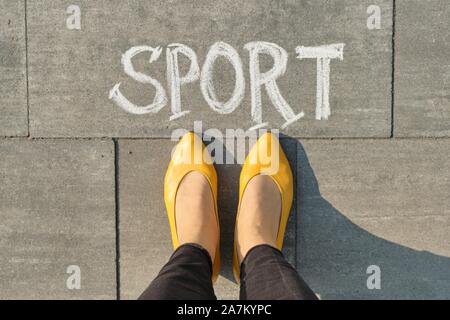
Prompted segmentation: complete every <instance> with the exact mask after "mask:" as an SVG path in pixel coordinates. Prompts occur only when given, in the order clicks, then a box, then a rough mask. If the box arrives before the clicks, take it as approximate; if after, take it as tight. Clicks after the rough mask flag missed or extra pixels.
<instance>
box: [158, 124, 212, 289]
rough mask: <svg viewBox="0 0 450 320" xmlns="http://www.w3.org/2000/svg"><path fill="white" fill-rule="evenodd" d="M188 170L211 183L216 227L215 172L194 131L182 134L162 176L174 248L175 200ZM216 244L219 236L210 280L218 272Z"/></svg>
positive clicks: (175, 230) (176, 245) (203, 146)
mask: <svg viewBox="0 0 450 320" xmlns="http://www.w3.org/2000/svg"><path fill="white" fill-rule="evenodd" d="M192 171H196V172H200V173H201V174H203V175H204V176H205V177H206V179H207V180H208V182H209V184H210V186H211V191H212V195H213V198H214V199H213V200H214V207H215V214H216V219H217V225H218V226H219V216H218V212H217V173H216V170H215V169H214V165H213V162H212V159H211V156H210V154H209V152H208V151H207V150H206V146H205V145H204V144H203V141H202V140H201V139H200V138H199V137H198V136H197V135H196V134H195V133H193V132H189V133H187V134H185V135H184V136H183V137H182V138H181V140H180V141H179V142H178V145H177V146H176V148H175V150H174V152H173V154H172V159H171V161H170V163H169V167H168V169H167V172H166V176H165V178H164V201H165V203H166V209H167V216H168V217H169V224H170V231H171V234H172V243H173V248H174V250H175V249H177V248H178V247H179V246H180V243H179V240H178V235H177V224H176V219H175V218H176V214H175V199H176V195H177V191H178V187H179V185H180V183H181V181H182V180H183V178H184V177H185V176H186V175H187V174H188V173H189V172H192ZM219 230H220V228H219ZM219 233H220V232H219ZM219 237H220V236H219ZM219 244H220V239H219V240H218V241H217V249H216V254H215V257H211V259H212V260H213V261H212V263H213V270H212V281H213V282H214V281H216V280H217V277H218V276H219V271H220V251H219V249H220V245H219Z"/></svg>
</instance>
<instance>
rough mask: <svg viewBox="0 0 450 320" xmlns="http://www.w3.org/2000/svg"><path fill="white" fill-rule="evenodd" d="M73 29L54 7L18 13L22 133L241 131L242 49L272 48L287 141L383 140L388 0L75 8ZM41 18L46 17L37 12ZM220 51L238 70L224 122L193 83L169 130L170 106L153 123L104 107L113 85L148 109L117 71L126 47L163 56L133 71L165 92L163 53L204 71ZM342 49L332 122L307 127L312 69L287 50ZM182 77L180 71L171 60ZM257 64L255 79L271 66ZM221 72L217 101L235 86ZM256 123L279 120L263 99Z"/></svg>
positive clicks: (83, 4)
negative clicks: (192, 61)
mask: <svg viewBox="0 0 450 320" xmlns="http://www.w3.org/2000/svg"><path fill="white" fill-rule="evenodd" d="M373 4H377V5H379V6H380V7H381V17H382V25H381V29H380V30H369V29H368V27H367V18H368V14H367V8H368V6H369V5H373ZM77 5H79V7H80V9H81V14H82V15H81V17H82V20H81V30H68V29H67V28H66V16H69V15H65V9H66V7H67V2H66V1H63V0H57V1H55V0H45V1H31V2H30V3H29V4H28V32H29V79H30V131H31V135H32V136H38V137H55V136H56V137H72V136H83V137H85V136H89V137H93V136H95V137H99V136H100V137H104V136H113V137H162V136H164V137H168V136H170V133H171V131H172V130H173V129H174V128H179V127H184V128H192V125H193V122H194V120H202V121H203V122H204V128H205V129H207V128H211V127H214V128H221V129H223V128H236V127H239V128H243V129H248V128H250V127H252V126H253V125H254V124H255V123H254V122H252V121H251V116H250V114H251V110H250V105H251V99H250V79H249V72H248V70H249V66H248V64H249V63H248V60H249V57H248V51H247V50H245V49H244V45H245V44H246V43H248V42H251V41H268V42H274V43H276V44H278V45H280V46H281V47H283V48H284V49H285V50H286V51H287V52H288V56H289V60H288V64H287V71H286V73H285V75H284V76H283V77H281V78H280V79H279V80H278V84H279V88H280V91H281V93H282V94H283V96H284V97H285V99H286V100H287V101H288V103H289V104H290V105H291V108H292V109H293V111H294V113H295V114H297V113H299V112H300V111H304V112H305V117H304V118H303V119H301V120H299V121H297V122H295V123H293V124H292V125H290V126H289V127H288V128H287V130H286V132H287V133H288V134H289V135H291V136H302V137H387V136H389V134H390V122H391V120H390V117H391V73H392V72H391V56H392V50H391V39H392V28H391V27H392V1H388V0H377V1H373V0H364V1H361V0H342V1H326V0H308V1H292V0H282V1H270V0H264V1H261V0H250V1H249V0H246V1H243V0H242V1H236V0H226V1H209V0H208V1H206V0H201V1H199V0H195V1H194V0H190V1H170V3H168V2H165V1H147V0H139V1H133V2H126V1H125V2H124V1H120V0H114V1H88V0H82V1H77ZM42 12H45V14H42ZM217 41H224V42H227V43H229V44H230V45H232V46H233V47H234V48H235V49H236V50H237V52H238V53H239V55H240V57H241V60H242V62H243V70H244V75H245V78H246V91H245V98H244V100H243V101H242V103H241V104H240V106H239V107H238V108H237V109H236V110H235V111H234V112H232V113H231V114H226V115H221V114H219V113H217V112H215V111H212V110H211V109H210V108H209V107H208V105H207V103H206V102H205V100H204V99H203V97H202V95H201V91H200V86H199V82H198V81H196V82H195V83H191V84H188V85H185V86H183V87H182V110H191V113H190V114H188V115H186V116H185V117H182V118H179V119H177V120H174V121H169V117H170V115H171V112H170V107H169V105H166V106H165V107H164V108H163V109H162V110H160V111H159V112H158V113H157V114H145V115H131V114H129V113H127V112H125V111H123V110H122V109H121V108H119V107H118V106H117V105H116V104H115V103H113V102H112V101H111V100H109V99H108V96H109V92H110V90H111V89H112V88H113V86H114V85H115V84H117V83H119V82H120V83H121V87H120V88H121V90H122V92H123V94H124V95H125V96H126V97H127V98H128V99H129V100H130V101H131V102H133V103H134V104H138V105H147V104H149V103H151V101H152V100H153V97H154V93H155V92H154V91H155V90H154V88H153V87H152V86H151V85H149V84H142V83H137V82H136V81H135V80H133V79H131V78H130V77H129V76H127V75H126V74H125V73H124V70H123V67H122V65H121V56H122V54H123V53H125V52H126V51H127V50H128V49H130V48H131V47H133V46H140V45H148V46H154V47H156V46H161V47H162V48H163V51H162V55H161V57H160V58H159V59H158V60H156V61H154V62H153V63H152V64H151V65H149V55H147V54H140V55H139V56H136V57H135V58H134V59H133V63H134V65H135V68H136V70H138V71H140V72H143V73H146V74H148V75H151V76H153V77H154V78H155V79H156V80H158V81H160V82H161V83H162V85H163V87H164V88H166V91H167V80H166V55H165V48H166V47H167V45H168V44H170V43H180V42H181V43H184V44H186V45H188V46H190V47H191V48H193V49H194V50H195V52H196V53H197V56H198V59H199V63H200V67H202V66H203V62H204V61H205V57H206V54H207V52H208V50H209V47H210V46H211V45H212V44H213V43H215V42H217ZM333 43H344V44H345V49H344V60H343V61H338V60H333V61H332V62H331V93H330V104H331V112H332V114H331V117H330V119H329V120H328V121H325V120H322V121H317V120H315V105H316V74H317V70H316V65H317V63H316V59H306V60H302V61H300V60H298V59H296V53H295V49H296V47H297V46H321V45H328V44H333ZM180 66H181V74H182V75H184V74H185V72H187V69H188V64H187V61H186V59H184V58H182V59H181V60H180ZM271 66H272V61H271V59H270V58H267V57H263V58H262V60H261V68H262V71H267V70H269V69H270V68H271ZM234 77H235V76H234V72H233V69H232V68H231V67H230V64H229V63H228V62H226V61H225V60H221V59H219V61H218V62H217V63H216V65H215V69H214V77H213V81H214V86H215V88H216V92H217V97H218V99H219V100H221V101H227V100H228V99H229V97H230V96H231V93H232V91H233V88H234V84H235V81H234ZM262 103H263V108H262V115H263V118H262V120H263V121H264V122H266V121H267V122H269V125H270V126H271V127H276V128H278V127H280V126H281V125H282V124H283V123H284V122H285V121H284V120H283V117H282V116H281V114H280V113H279V112H277V111H276V110H275V108H274V107H273V105H272V103H271V102H270V101H269V99H268V96H267V94H266V93H265V91H264V90H263V94H262Z"/></svg>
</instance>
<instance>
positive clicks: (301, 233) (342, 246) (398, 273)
mask: <svg viewBox="0 0 450 320" xmlns="http://www.w3.org/2000/svg"><path fill="white" fill-rule="evenodd" d="M281 143H282V146H283V149H284V150H285V153H286V155H287V157H288V159H289V161H290V164H291V167H292V169H293V172H294V176H295V180H296V190H297V197H296V200H295V201H296V202H294V204H293V211H292V212H291V217H290V220H289V222H288V227H287V231H286V236H285V245H284V249H283V251H284V253H285V256H286V257H287V259H288V260H289V262H291V263H292V264H293V265H295V266H296V268H297V270H298V271H299V273H300V274H301V276H302V277H303V278H304V279H305V280H306V282H307V283H308V284H309V285H310V287H311V288H312V289H313V290H314V291H315V292H316V293H317V294H318V295H320V297H321V298H322V299H449V298H450V258H449V257H445V256H439V255H436V254H433V253H430V252H427V251H418V250H414V249H412V248H408V247H406V246H403V245H399V244H396V243H394V242H392V241H389V240H385V239H383V238H381V237H378V236H376V235H374V234H371V233H370V232H368V231H366V230H364V229H363V228H361V227H360V226H358V225H357V224H355V223H354V222H352V221H351V220H350V219H349V218H347V217H346V215H345V213H342V212H340V211H339V210H337V209H336V208H334V207H333V205H332V204H331V203H329V202H328V201H327V200H326V199H325V198H324V197H323V196H322V195H321V193H320V187H319V182H318V180H317V178H316V175H315V173H314V170H313V168H312V166H311V164H310V162H309V159H308V154H307V152H306V151H305V148H304V147H303V145H302V144H301V143H300V142H299V141H298V140H297V139H294V138H291V137H289V136H281ZM247 148H248V146H247ZM224 150H225V151H224V152H225V153H226V152H229V151H227V149H226V148H225V147H224ZM247 150H248V149H247ZM216 169H217V172H218V177H219V181H220V184H219V199H218V202H219V210H220V223H221V255H222V263H221V265H222V267H221V276H222V277H223V278H225V279H226V280H227V284H225V285H223V286H222V289H223V290H224V291H227V293H225V296H227V297H230V296H231V297H233V296H235V292H234V291H235V290H236V286H235V285H234V284H232V283H234V282H235V281H234V277H233V272H232V268H231V265H232V263H231V261H232V252H233V250H232V249H233V239H234V225H235V218H236V212H237V206H238V190H239V175H240V171H241V165H238V164H220V165H216ZM297 210H298V212H297ZM399 232H407V231H406V230H399ZM417 236H418V237H420V236H421V235H417ZM372 265H375V266H378V267H379V268H380V271H381V273H380V275H381V289H379V290H378V289H373V290H370V289H368V287H367V281H368V278H369V277H370V276H371V275H372V274H373V273H370V274H368V273H367V268H368V267H369V266H372Z"/></svg>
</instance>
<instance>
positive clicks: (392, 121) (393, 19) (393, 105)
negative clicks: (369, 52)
mask: <svg viewBox="0 0 450 320" xmlns="http://www.w3.org/2000/svg"><path fill="white" fill-rule="evenodd" d="M395 1H396V0H392V44H391V46H392V50H391V51H392V74H391V77H392V78H391V139H392V138H394V124H395V119H394V116H395V27H396V17H397V16H396V14H397V11H396V10H397V7H396V2H395Z"/></svg>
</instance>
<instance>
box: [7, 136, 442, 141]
mask: <svg viewBox="0 0 450 320" xmlns="http://www.w3.org/2000/svg"><path fill="white" fill-rule="evenodd" d="M284 139H294V140H300V141H302V140H303V141H314V140H317V141H334V140H338V141H370V140H373V141H396V140H399V141H404V140H412V141H418V140H423V141H433V140H436V141H437V140H444V141H445V140H450V136H449V137H431V136H423V137H421V136H417V137H395V136H394V137H393V138H389V137H383V138H382V137H334V138H326V137H307V138H302V137H290V136H284V137H280V140H284ZM0 140H32V141H40V140H62V141H64V140H81V141H82V140H86V141H90V140H93V141H111V140H113V141H114V140H117V141H119V140H137V141H139V140H149V141H151V140H168V141H171V139H170V138H168V137H27V136H0Z"/></svg>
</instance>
